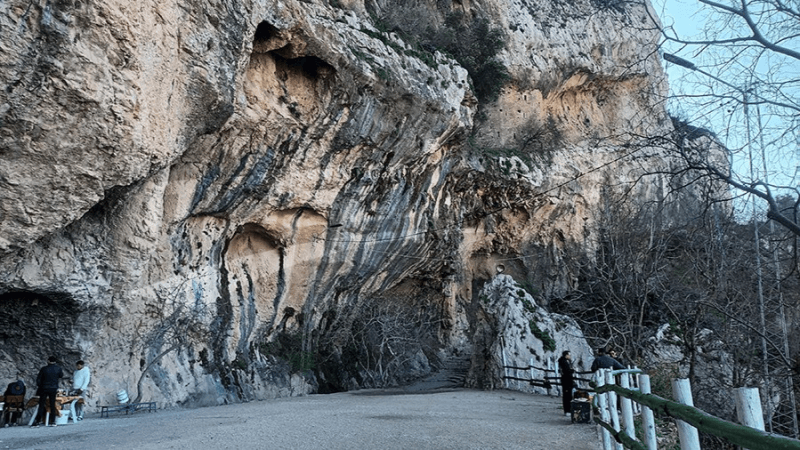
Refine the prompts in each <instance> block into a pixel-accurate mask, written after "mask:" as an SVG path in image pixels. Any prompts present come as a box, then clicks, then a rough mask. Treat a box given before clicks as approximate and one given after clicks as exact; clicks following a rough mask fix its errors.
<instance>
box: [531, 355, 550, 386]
mask: <svg viewBox="0 0 800 450" xmlns="http://www.w3.org/2000/svg"><path fill="white" fill-rule="evenodd" d="M528 370H530V372H531V381H533V380H535V379H536V377H534V376H533V358H531V362H530V365H529V366H528ZM544 376H547V374H545V375H544Z"/></svg>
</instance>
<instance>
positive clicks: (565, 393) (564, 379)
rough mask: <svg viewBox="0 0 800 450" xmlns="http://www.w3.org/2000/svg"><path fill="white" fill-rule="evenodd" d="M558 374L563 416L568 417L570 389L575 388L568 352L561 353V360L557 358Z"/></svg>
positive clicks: (570, 407)
mask: <svg viewBox="0 0 800 450" xmlns="http://www.w3.org/2000/svg"><path fill="white" fill-rule="evenodd" d="M558 372H559V376H560V377H561V402H562V403H561V405H562V406H563V407H564V414H566V415H569V414H570V412H571V411H572V389H573V388H574V387H575V379H574V374H575V370H574V369H573V368H572V356H571V355H570V353H569V350H565V351H564V352H563V353H561V358H558Z"/></svg>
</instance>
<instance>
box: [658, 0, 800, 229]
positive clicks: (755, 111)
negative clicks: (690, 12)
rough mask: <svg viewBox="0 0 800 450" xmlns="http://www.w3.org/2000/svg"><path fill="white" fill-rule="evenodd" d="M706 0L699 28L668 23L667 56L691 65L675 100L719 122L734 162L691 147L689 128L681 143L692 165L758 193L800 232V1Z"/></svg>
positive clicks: (698, 117) (696, 120)
mask: <svg viewBox="0 0 800 450" xmlns="http://www.w3.org/2000/svg"><path fill="white" fill-rule="evenodd" d="M698 1H699V3H700V5H701V6H702V8H700V9H699V12H698V15H704V16H703V17H704V18H705V24H704V26H703V28H702V30H701V31H700V33H699V34H697V35H693V36H684V35H681V34H680V33H679V32H678V31H677V28H676V27H675V26H674V24H671V23H667V24H666V25H665V26H663V27H662V29H661V31H662V35H663V38H664V39H663V43H662V48H663V50H664V53H663V56H664V59H665V60H666V61H667V62H668V63H670V64H675V65H677V66H680V67H682V68H684V69H686V70H685V71H684V75H683V76H682V77H680V79H679V80H671V81H673V82H672V83H671V84H672V98H671V99H670V105H671V108H673V109H675V110H680V111H684V112H685V114H686V115H687V117H686V118H687V122H689V123H691V124H692V125H694V126H700V127H704V128H707V129H710V130H713V132H714V135H715V136H716V138H717V139H718V140H719V141H721V143H722V144H723V146H725V147H726V148H727V149H728V150H729V152H730V153H729V156H730V158H729V159H730V161H729V162H730V164H728V162H727V161H726V162H724V163H722V164H721V163H720V161H716V162H714V161H709V160H704V159H699V158H697V157H696V154H695V155H692V154H691V153H692V152H688V151H686V141H685V140H684V138H685V137H686V133H683V134H682V135H679V139H677V140H676V141H675V142H674V144H676V147H677V148H678V149H679V151H680V152H681V155H682V156H684V158H685V160H686V163H687V168H688V169H691V170H694V171H696V172H697V173H699V174H703V175H705V176H709V177H712V178H715V179H718V180H721V181H723V182H725V183H727V184H728V185H729V186H730V187H731V188H733V189H734V191H735V192H738V193H742V194H749V195H752V196H754V197H756V198H758V199H759V201H760V202H761V203H762V205H764V208H763V209H764V210H765V213H766V216H767V217H768V218H769V219H771V220H774V221H776V222H777V223H779V224H780V225H782V226H783V227H785V228H786V229H788V230H790V231H791V232H792V233H794V234H795V235H798V236H800V222H798V219H797V209H798V205H800V191H799V190H798V189H797V178H796V177H797V176H798V175H800V174H798V166H797V164H795V165H791V162H792V161H794V162H795V163H796V162H797V158H798V157H800V154H798V153H800V115H799V114H800V76H799V75H798V74H800V51H798V50H797V49H798V48H800V9H798V8H799V7H800V5H798V3H797V2H785V1H784V0H721V1H715V0H698ZM708 144H709V145H711V143H708ZM695 145H696V143H695ZM787 195H791V196H792V198H794V201H793V202H791V203H790V204H788V205H787V204H786V203H784V204H783V206H782V205H781V204H780V202H778V198H779V197H780V196H787ZM787 206H789V208H788V209H787V208H786V207H787Z"/></svg>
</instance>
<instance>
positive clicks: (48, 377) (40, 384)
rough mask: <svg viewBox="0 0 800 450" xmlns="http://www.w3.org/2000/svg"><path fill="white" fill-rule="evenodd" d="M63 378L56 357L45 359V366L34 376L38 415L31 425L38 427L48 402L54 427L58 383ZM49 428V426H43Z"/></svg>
mask: <svg viewBox="0 0 800 450" xmlns="http://www.w3.org/2000/svg"><path fill="white" fill-rule="evenodd" d="M63 377H64V372H62V371H61V367H59V366H58V364H56V357H55V356H51V357H49V358H47V365H46V366H44V367H42V368H41V370H39V375H37V376H36V386H37V391H36V394H37V395H38V396H39V413H38V415H37V416H36V421H35V422H34V423H33V425H31V426H32V427H38V426H39V424H40V423H41V422H42V418H43V417H47V416H46V415H45V407H46V406H47V404H48V402H49V405H50V416H51V417H52V421H53V426H56V424H55V421H56V414H58V413H57V412H56V394H57V393H58V381H59V380H60V379H61V378H63ZM45 425H47V426H49V424H45Z"/></svg>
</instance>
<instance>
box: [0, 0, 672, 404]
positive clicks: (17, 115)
mask: <svg viewBox="0 0 800 450" xmlns="http://www.w3.org/2000/svg"><path fill="white" fill-rule="evenodd" d="M454 13H459V14H461V16H460V17H462V18H463V17H466V18H470V17H473V18H476V17H477V18H484V19H486V20H488V21H489V23H491V24H492V26H493V27H495V29H496V30H499V31H500V34H501V35H502V36H503V39H504V41H505V47H504V49H503V51H501V52H500V54H499V55H498V61H500V62H501V63H502V64H503V65H504V66H505V67H506V68H507V70H508V73H509V75H510V81H509V82H508V83H506V84H505V86H504V88H503V89H502V91H501V93H500V95H499V97H498V98H497V99H496V100H490V101H484V100H481V101H480V102H479V101H478V99H477V98H476V96H475V93H474V92H473V88H472V87H471V86H474V83H475V80H473V79H472V78H471V77H470V74H469V73H468V72H467V70H466V69H465V68H464V67H463V66H462V65H461V64H459V63H458V62H457V61H456V60H454V59H453V58H452V57H450V56H447V55H446V54H445V53H443V52H440V51H436V49H430V48H428V49H420V48H419V47H418V46H415V44H414V43H413V42H410V41H408V39H406V38H404V37H403V36H404V34H403V33H401V32H399V31H397V32H395V31H396V30H395V31H382V29H381V28H376V25H377V24H378V23H379V22H381V21H391V23H395V24H397V25H398V27H400V29H401V30H402V29H403V27H405V29H409V28H410V27H411V28H413V27H414V26H416V27H419V28H418V29H426V28H431V29H436V28H440V29H443V27H445V23H446V21H447V20H448V18H449V17H453V14H454ZM0 38H1V39H0V50H2V51H0V58H2V63H3V64H2V69H1V70H0V84H2V86H3V89H2V91H0V158H1V161H2V164H0V305H2V309H3V311H4V312H5V316H4V317H3V318H2V319H0V330H1V331H0V339H2V346H1V347H0V380H3V379H10V378H13V376H14V372H15V371H17V370H20V371H23V372H24V374H25V377H26V379H27V380H28V381H29V383H30V382H32V380H33V378H34V377H35V372H36V369H37V367H38V366H40V365H42V364H44V361H45V359H46V357H47V355H48V354H51V353H53V354H57V355H59V356H60V358H61V360H62V362H63V364H65V365H66V366H67V369H71V367H72V364H73V363H74V361H75V360H77V359H79V358H82V359H84V360H86V361H87V362H88V365H89V366H90V367H91V368H92V370H93V373H94V379H93V383H92V395H91V398H90V404H97V403H108V402H113V401H114V396H115V393H116V392H117V391H118V390H120V389H128V390H129V391H131V393H133V392H135V391H137V390H138V391H139V392H140V394H141V395H142V396H143V397H144V398H147V399H153V400H156V401H159V402H163V403H166V404H216V403H222V402H229V401H240V400H248V399H255V398H269V397H274V396H278V395H300V394H304V393H308V392H326V391H330V390H337V389H348V388H354V387H359V386H365V385H369V384H370V383H369V382H368V380H370V379H372V380H374V379H376V378H375V375H376V374H379V375H381V377H382V378H381V379H382V380H383V382H384V383H389V384H391V383H396V382H401V381H402V380H403V379H407V378H408V377H410V376H412V375H413V376H418V375H422V374H424V373H425V372H429V371H431V370H436V368H437V367H440V366H441V365H442V364H445V363H446V362H447V361H448V360H450V359H452V358H456V359H458V358H472V356H471V355H475V354H476V353H475V352H476V351H477V350H478V349H483V348H490V349H491V352H494V353H493V356H491V357H490V358H488V359H489V360H492V361H497V356H498V354H497V352H498V351H499V350H500V347H497V346H493V347H492V346H490V347H486V345H485V343H484V342H479V340H480V339H482V338H483V337H485V338H487V339H488V338H491V341H492V342H497V338H498V337H499V336H500V335H501V334H497V333H498V332H500V330H503V329H507V326H506V325H503V327H505V328H503V327H500V328H497V329H493V330H492V329H484V328H485V324H486V323H488V322H486V321H485V320H483V319H481V317H488V316H493V317H495V318H497V320H500V318H501V317H505V316H506V315H504V314H499V315H498V314H497V313H496V312H494V313H493V312H491V308H490V307H489V306H488V305H483V304H481V299H480V297H481V295H480V292H481V289H482V288H483V286H484V284H485V283H486V282H488V281H490V280H492V279H493V278H494V277H495V275H496V274H497V273H498V272H501V271H502V272H503V274H504V277H503V280H506V281H503V282H504V283H509V282H510V281H509V280H510V279H511V278H506V277H505V275H508V276H510V277H512V278H513V279H514V280H516V281H517V282H518V283H519V284H520V285H521V286H526V290H527V291H529V292H532V293H535V294H536V295H537V299H536V300H535V301H534V300H533V299H532V297H529V295H528V294H526V296H525V297H524V299H525V301H528V302H530V303H531V304H534V302H535V303H537V304H539V306H538V307H537V309H536V311H539V310H540V308H544V307H546V306H547V298H548V296H550V295H553V294H559V293H564V292H566V291H568V290H569V289H570V288H571V286H573V284H574V282H575V281H574V277H575V275H574V274H575V273H576V270H575V269H576V265H578V264H583V263H591V255H592V253H593V249H594V248H595V245H596V243H595V242H594V239H595V236H596V233H594V231H593V227H594V223H595V217H596V214H597V212H598V211H599V210H600V209H601V208H602V207H603V204H604V200H605V198H606V196H607V195H609V193H610V192H612V191H615V190H625V189H629V190H630V193H631V198H634V199H638V200H641V201H649V200H653V199H659V198H662V197H663V196H664V195H666V194H665V192H666V189H665V187H666V181H665V180H663V179H660V178H651V179H648V181H647V183H639V184H631V182H633V181H635V180H637V179H638V177H639V175H641V174H642V173H644V172H646V171H648V170H652V169H657V168H663V167H665V166H668V165H669V164H670V162H669V160H668V159H666V157H665V156H664V155H662V154H660V153H659V152H658V151H656V150H653V149H649V148H647V147H646V146H640V145H631V144H632V142H634V139H633V138H632V136H641V137H647V136H653V135H659V134H663V133H667V132H668V131H670V129H671V126H672V125H671V123H670V121H669V120H668V117H667V115H666V113H665V111H664V109H663V107H662V106H661V105H662V100H663V97H664V94H665V82H664V81H663V79H662V70H661V67H660V62H659V61H658V58H657V53H656V52H655V43H656V40H657V35H656V33H655V32H654V31H653V29H652V19H651V16H650V15H649V13H648V11H647V10H646V9H645V6H642V5H639V6H637V5H632V4H629V3H626V4H624V5H623V4H618V5H617V4H611V3H604V2H594V1H589V0H581V1H577V2H572V3H570V4H565V3H563V2H557V1H551V2H544V3H543V2H533V1H529V0H515V1H508V2H506V1H498V0H486V1H482V2H471V1H467V2H459V1H456V2H452V3H451V2H424V1H423V2H417V3H415V4H414V5H413V7H411V6H408V5H407V3H405V2H394V1H393V0H388V1H368V2H365V3H362V2H361V1H358V0H353V1H333V0H332V1H330V2H329V3H326V2H324V1H318V0H312V1H297V0H289V1H286V2H267V1H257V0H236V1H232V2H217V1H206V2H200V1H193V0H166V1H158V2H155V1H144V2H133V3H132V2H121V1H116V0H104V1H96V2H78V1H71V0H63V1H62V0H59V1H49V0H48V1H44V0H43V1H36V2H22V1H18V0H10V1H5V2H2V4H0ZM496 280H497V279H495V281H494V282H497V281H496ZM520 301H522V297H520ZM365 311H372V312H373V313H374V314H372V315H365ZM537 314H538V313H533V316H531V317H533V318H536V320H539V321H540V324H539V325H538V326H539V328H541V329H546V328H547V329H549V328H548V327H550V326H551V325H548V323H549V322H548V320H550V319H545V316H538V315H537ZM367 319H369V320H367ZM390 319H391V320H390ZM392 320H394V322H392ZM398 320H399V321H400V322H403V323H404V324H405V325H407V326H410V327H411V329H415V330H418V331H419V332H418V333H416V336H415V339H411V336H413V335H414V333H409V332H408V331H407V330H408V327H406V328H404V330H406V331H402V330H401V328H395V329H394V330H395V331H391V330H392V329H391V328H390V327H388V325H389V324H390V323H397V321H398ZM492 320H495V319H492ZM563 323H564V324H567V325H566V326H569V327H573V326H574V325H573V324H571V323H570V322H569V321H568V320H567V319H564V322H563ZM554 326H555V325H554ZM482 327H483V328H482ZM556 327H557V326H556ZM523 328H524V327H523ZM387 330H389V331H387ZM529 330H530V329H529ZM381 333H382V334H381ZM393 333H394V334H393ZM404 333H405V334H404ZM502 333H506V334H502V336H504V339H506V347H507V350H509V351H512V352H518V353H519V357H520V358H521V360H522V361H523V362H524V361H525V360H526V358H527V355H524V356H525V357H523V354H524V353H525V351H527V350H525V348H534V347H532V346H533V345H534V344H532V343H531V342H532V341H530V339H531V335H530V334H528V335H527V337H522V336H520V335H519V334H514V335H513V336H512V335H511V334H507V332H506V331H502ZM401 336H403V337H404V340H403V339H400V338H399V337H401ZM359 339H360V340H359ZM512 339H515V340H516V341H515V342H516V343H514V344H511V343H510V341H511V340H512ZM526 339H527V340H526ZM412 340H413V341H414V342H413V343H411V344H409V342H411V341H412ZM401 341H402V342H405V344H401ZM487 342H488V341H487ZM555 344H556V345H555V346H556V348H555V350H554V351H548V350H545V349H543V348H539V347H536V348H535V351H536V353H537V355H540V356H541V357H542V358H548V357H550V356H552V354H556V353H560V351H561V350H563V349H564V347H563V346H566V345H572V344H568V343H567V342H566V341H559V340H558V339H556V342H555ZM576 345H577V344H576ZM572 350H573V354H575V353H577V352H578V350H577V348H575V347H573V348H572ZM587 351H588V350H587ZM581 352H584V350H581ZM582 354H583V353H581V355H582ZM398 355H400V356H398ZM484 359H486V358H484ZM471 360H472V361H473V364H472V366H471V368H470V371H471V372H470V373H471V374H472V375H470V378H469V380H472V381H470V382H473V383H476V384H478V383H479V380H484V379H492V377H493V376H492V375H487V374H489V373H490V372H491V373H496V371H497V370H498V368H497V367H496V366H495V367H487V368H481V367H478V364H479V362H478V361H477V360H475V359H474V358H473V359H471ZM137 387H138V388H137Z"/></svg>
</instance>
